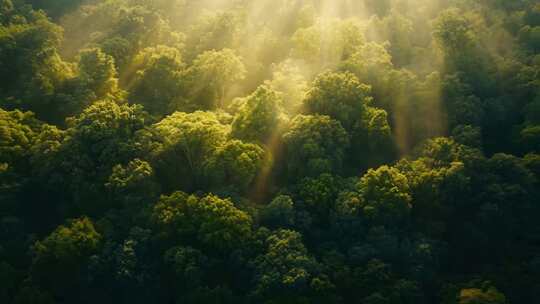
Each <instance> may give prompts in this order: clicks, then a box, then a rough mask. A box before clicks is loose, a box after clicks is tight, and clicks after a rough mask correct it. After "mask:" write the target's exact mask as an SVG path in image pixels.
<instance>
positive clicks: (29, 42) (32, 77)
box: [0, 12, 72, 119]
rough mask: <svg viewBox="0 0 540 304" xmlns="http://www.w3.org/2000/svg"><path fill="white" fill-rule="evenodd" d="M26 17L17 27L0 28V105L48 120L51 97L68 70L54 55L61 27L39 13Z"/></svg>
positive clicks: (51, 108) (51, 114)
mask: <svg viewBox="0 0 540 304" xmlns="http://www.w3.org/2000/svg"><path fill="white" fill-rule="evenodd" d="M27 17H28V18H24V17H23V16H21V18H22V19H21V18H19V20H20V22H19V24H16V23H13V24H11V23H10V24H7V25H1V26H0V62H1V63H0V70H1V71H2V73H1V74H2V75H1V76H0V81H1V83H2V88H1V89H0V97H1V99H2V101H1V104H0V105H2V106H3V107H6V106H7V107H9V108H13V107H17V108H20V109H22V110H31V111H33V112H35V113H36V114H37V115H38V117H40V118H42V119H48V118H50V117H51V116H54V115H53V114H54V111H57V110H58V109H56V107H51V102H52V100H51V98H52V96H53V95H54V94H55V92H56V89H57V88H58V87H59V86H60V84H61V83H62V82H63V81H64V80H65V79H67V78H69V77H71V74H72V70H71V68H70V66H69V65H68V64H67V63H65V62H64V61H62V59H61V58H60V56H59V54H58V52H57V49H58V48H59V46H60V43H61V41H62V28H61V27H59V26H58V25H56V24H54V23H52V22H50V21H49V20H48V19H47V17H46V16H45V15H44V14H43V12H31V13H29V14H28V16H27Z"/></svg>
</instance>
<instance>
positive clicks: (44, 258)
mask: <svg viewBox="0 0 540 304" xmlns="http://www.w3.org/2000/svg"><path fill="white" fill-rule="evenodd" d="M100 245H101V235H100V234H99V233H98V232H97V231H96V230H95V228H94V225H93V223H92V221H91V220H90V219H88V218H79V219H75V220H72V221H69V222H68V224H67V225H66V226H64V225H61V226H59V227H58V228H56V230H55V231H54V232H52V233H51V234H50V235H49V236H47V237H46V238H45V239H43V240H42V241H37V242H36V243H35V244H34V246H33V247H32V253H33V260H32V267H31V279H32V281H33V282H36V283H37V284H38V286H41V287H42V288H44V289H45V290H48V291H50V292H51V293H52V294H53V295H55V297H58V298H64V299H66V300H68V299H76V298H77V297H79V296H80V293H79V292H80V291H81V287H82V286H81V283H82V280H83V279H84V273H85V268H86V265H87V262H88V259H89V257H90V256H91V255H92V254H94V253H96V252H97V251H98V249H99V247H100Z"/></svg>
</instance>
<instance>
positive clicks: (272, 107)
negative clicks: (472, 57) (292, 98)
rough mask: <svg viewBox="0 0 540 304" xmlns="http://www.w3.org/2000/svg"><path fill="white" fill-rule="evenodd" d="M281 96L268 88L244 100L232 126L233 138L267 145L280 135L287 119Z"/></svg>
mask: <svg viewBox="0 0 540 304" xmlns="http://www.w3.org/2000/svg"><path fill="white" fill-rule="evenodd" d="M282 103H283V102H282V100H281V96H280V95H279V94H278V93H277V92H276V91H274V90H272V89H270V88H268V87H267V86H261V87H259V88H258V89H257V90H256V91H255V92H254V93H253V94H252V95H250V96H248V97H246V98H245V99H244V100H243V105H242V106H241V107H240V109H239V111H238V113H237V114H236V116H235V118H234V121H233V124H232V136H233V137H235V138H238V139H241V140H245V141H251V142H259V143H262V144H267V143H268V141H269V140H270V138H271V137H272V136H273V135H276V133H278V134H279V132H280V129H281V128H282V125H283V124H284V122H285V120H286V117H285V115H284V114H283V110H282Z"/></svg>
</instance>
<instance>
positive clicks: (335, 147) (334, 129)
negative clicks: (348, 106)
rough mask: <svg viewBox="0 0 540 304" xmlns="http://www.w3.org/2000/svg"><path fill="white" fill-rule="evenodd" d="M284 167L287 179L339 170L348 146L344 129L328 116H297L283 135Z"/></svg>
mask: <svg viewBox="0 0 540 304" xmlns="http://www.w3.org/2000/svg"><path fill="white" fill-rule="evenodd" d="M283 142H284V145H285V155H286V157H287V158H286V170H287V175H288V177H289V178H290V179H291V180H295V179H298V178H301V177H305V176H318V175H319V174H321V173H339V172H340V171H341V169H342V166H343V162H344V159H345V151H346V149H347V148H348V146H349V139H348V136H347V132H346V131H345V130H344V129H343V127H342V126H341V124H340V123H339V122H338V121H336V120H333V119H331V118H330V117H328V116H321V115H314V116H312V115H298V116H296V117H295V118H294V119H293V120H292V121H291V122H290V124H289V127H288V130H287V131H286V132H285V134H283Z"/></svg>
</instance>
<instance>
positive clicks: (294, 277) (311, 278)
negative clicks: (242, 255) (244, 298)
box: [252, 229, 333, 303]
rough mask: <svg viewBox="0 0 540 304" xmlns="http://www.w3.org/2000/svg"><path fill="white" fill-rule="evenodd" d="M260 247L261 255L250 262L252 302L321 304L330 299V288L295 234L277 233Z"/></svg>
mask: <svg viewBox="0 0 540 304" xmlns="http://www.w3.org/2000/svg"><path fill="white" fill-rule="evenodd" d="M264 244H265V251H264V253H263V254H262V255H260V256H258V257H256V258H255V259H254V260H253V261H252V264H253V267H254V269H255V277H254V278H255V282H254V283H255V289H254V291H253V294H252V296H253V298H254V300H258V299H261V300H266V301H272V302H276V303H277V302H280V303H283V302H284V301H285V302H304V301H316V302H315V303H319V301H321V302H320V303H322V302H324V300H325V299H326V300H329V299H332V294H331V293H332V289H333V286H332V284H331V283H330V282H329V280H328V277H327V276H326V275H325V274H324V273H323V272H322V271H321V267H320V265H319V263H317V261H316V260H315V259H314V258H312V257H310V256H309V255H308V252H307V249H306V248H305V246H304V244H303V243H302V239H301V235H300V234H299V233H298V232H295V231H291V230H282V229H281V230H278V231H276V232H274V233H272V234H271V235H270V236H269V237H268V238H267V239H266V240H265V241H264Z"/></svg>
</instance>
